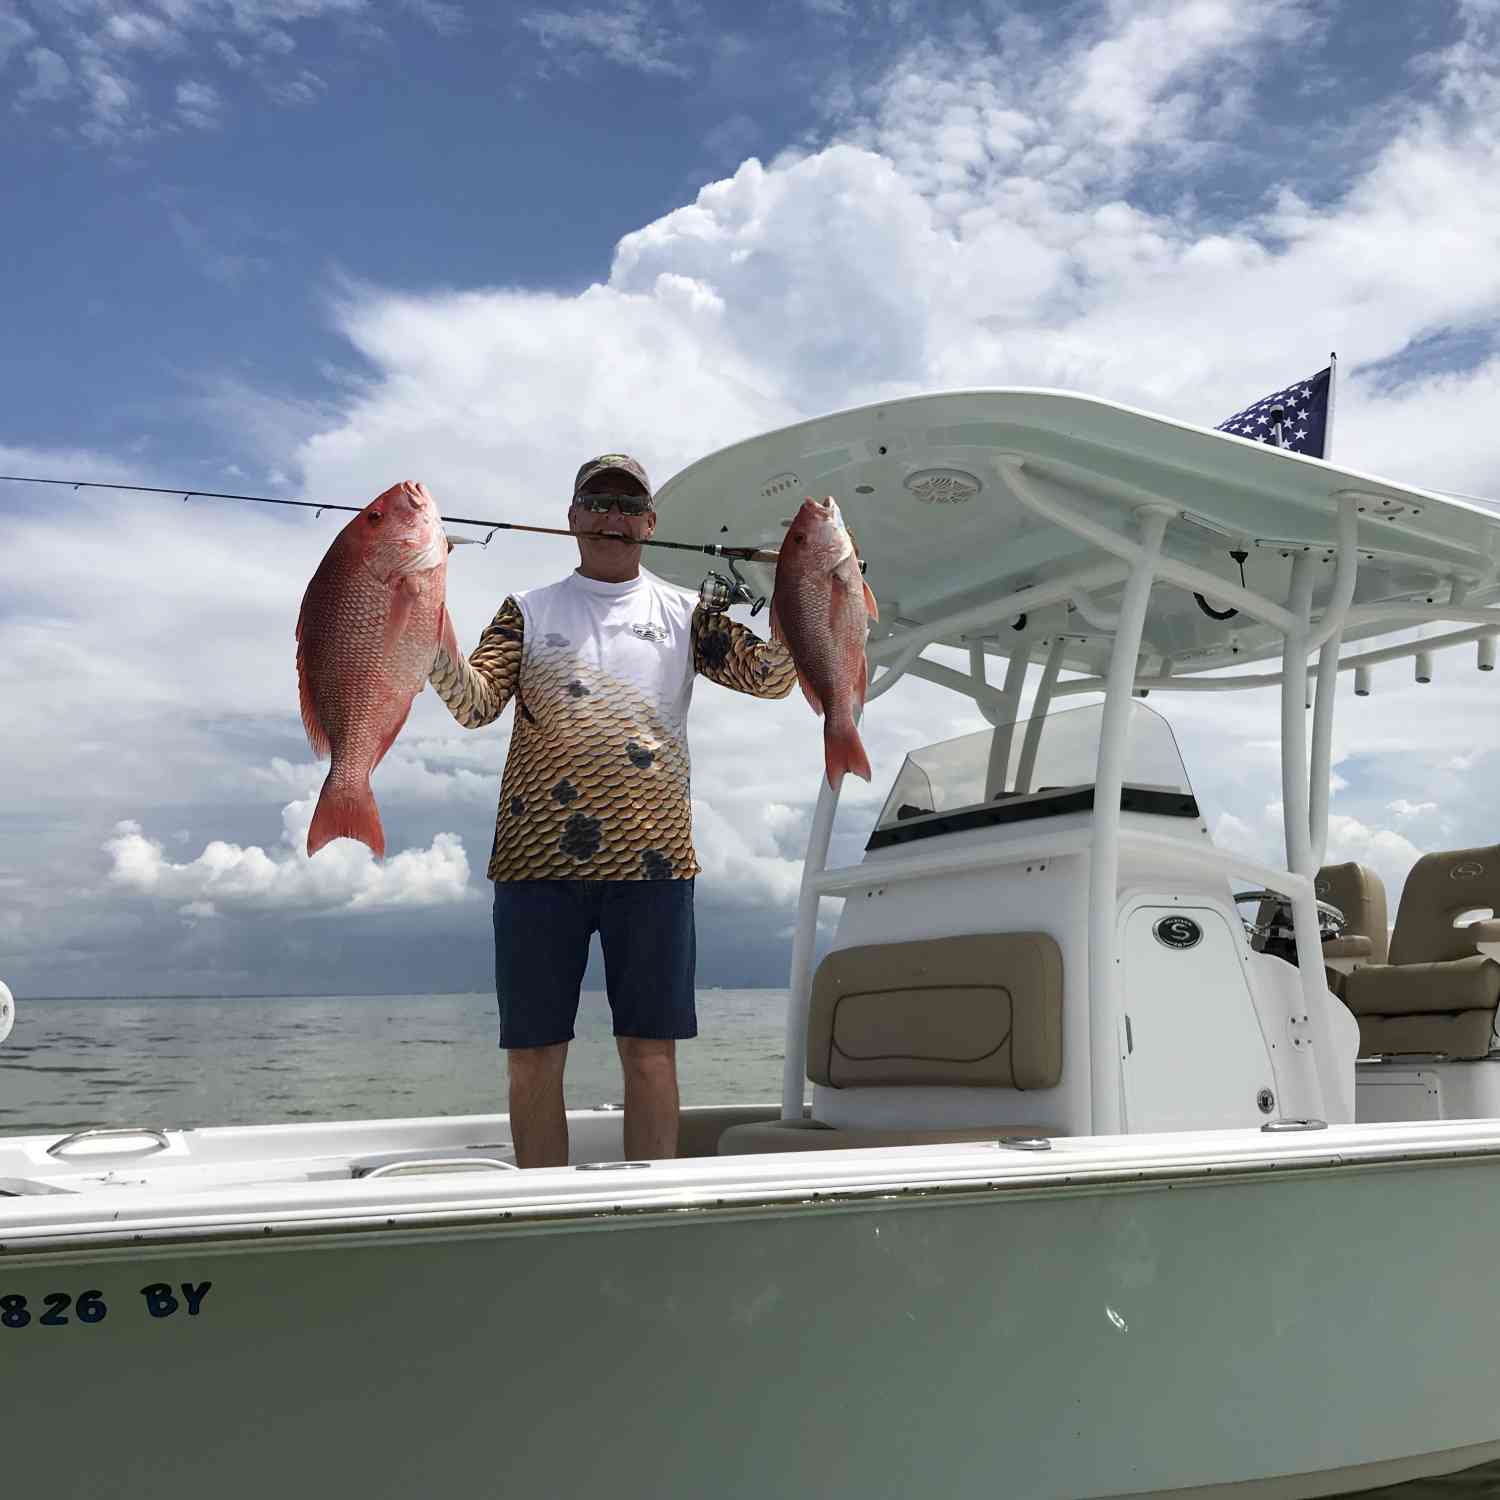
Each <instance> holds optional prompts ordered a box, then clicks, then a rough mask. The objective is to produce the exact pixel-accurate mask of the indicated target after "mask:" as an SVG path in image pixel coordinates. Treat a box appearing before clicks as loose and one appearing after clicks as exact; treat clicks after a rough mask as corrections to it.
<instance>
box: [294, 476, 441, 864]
mask: <svg viewBox="0 0 1500 1500" xmlns="http://www.w3.org/2000/svg"><path fill="white" fill-rule="evenodd" d="M447 574H448V539H447V537H445V536H444V534H443V526H442V522H441V521H440V520H439V519H438V513H437V504H436V502H435V501H434V500H433V498H432V496H431V495H429V494H428V493H427V491H426V490H425V489H423V488H422V486H421V485H420V484H412V483H410V482H403V483H401V484H397V485H393V486H392V487H391V488H390V489H388V490H387V491H386V492H385V493H384V494H383V495H378V496H376V498H375V499H373V500H372V501H371V502H370V503H369V504H368V505H367V506H365V508H364V509H363V510H362V511H360V513H359V514H358V515H357V516H355V517H354V519H353V520H352V521H350V522H349V524H348V525H347V526H346V527H344V529H343V530H342V531H341V532H339V534H338V536H337V537H335V538H334V542H333V545H332V546H331V547H330V548H329V549H328V551H327V552H326V553H325V554H324V556H323V561H322V562H321V563H319V564H318V571H317V572H316V573H314V574H313V576H312V582H311V583H309V584H308V586H307V592H306V593H305V594H304V595H303V596H302V613H301V614H300V615H299V616H298V618H297V683H298V687H299V689H300V694H301V699H302V723H303V725H304V727H305V728H306V730H307V738H308V740H309V742H310V743H311V745H312V748H313V753H314V754H315V755H317V756H318V758H319V759H321V758H322V757H323V756H325V755H329V754H331V755H332V757H333V764H332V765H331V766H330V767H329V770H328V776H327V778H326V779H325V780H324V782H323V790H322V792H321V793H320V794H319V796H318V805H317V808H316V809H315V811H314V812H313V820H312V826H311V827H310V828H309V829H308V831H307V852H308V854H309V855H313V854H316V853H317V852H318V850H319V849H321V848H322V847H323V845H324V844H326V843H328V842H329V841H330V840H331V839H338V838H350V839H358V840H359V841H360V842H361V843H364V844H368V845H369V846H370V848H371V849H372V850H374V852H375V853H376V855H377V856H383V855H384V854H385V831H384V830H383V829H382V828H381V826H380V810H379V809H378V808H377V807H376V806H375V794H374V793H373V792H372V791H371V790H370V773H371V772H372V771H373V770H374V769H375V767H376V766H378V765H379V764H380V762H381V760H382V759H383V758H384V756H385V753H386V751H387V750H389V749H390V748H391V745H392V743H393V742H394V740H395V738H396V736H397V735H398V734H399V733H400V732H401V726H402V725H403V724H405V723H406V716H407V715H408V714H409V713H410V712H411V705H412V700H413V699H414V698H415V697H416V696H417V694H418V693H420V692H421V691H422V687H423V684H425V683H426V681H427V674H428V673H429V672H430V671H431V670H432V664H433V662H434V661H435V660H436V658H437V652H438V647H439V646H442V647H443V648H444V649H445V650H446V651H447V652H448V654H449V655H450V656H451V657H452V658H453V659H454V660H455V661H457V660H458V655H459V652H458V642H457V640H456V639H455V637H454V634H453V626H452V624H451V623H450V622H449V619H448V610H447V607H446V605H445V603H444V589H445V587H446V584H447Z"/></svg>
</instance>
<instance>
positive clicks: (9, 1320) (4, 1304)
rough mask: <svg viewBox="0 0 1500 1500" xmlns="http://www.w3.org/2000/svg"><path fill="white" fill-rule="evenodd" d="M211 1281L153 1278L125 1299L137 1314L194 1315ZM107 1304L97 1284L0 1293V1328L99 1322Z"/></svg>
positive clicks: (200, 1306)
mask: <svg viewBox="0 0 1500 1500" xmlns="http://www.w3.org/2000/svg"><path fill="white" fill-rule="evenodd" d="M212 1286H213V1282H211V1281H197V1282H193V1281H180V1282H178V1283H177V1284H176V1285H175V1286H172V1285H169V1284H168V1283H167V1282H165V1281H153V1282H150V1283H149V1284H148V1285H146V1286H143V1287H142V1288H141V1289H140V1292H139V1293H138V1298H139V1300H137V1298H136V1297H129V1298H127V1299H126V1303H127V1305H128V1306H129V1307H131V1308H132V1309H133V1310H134V1311H135V1313H136V1315H137V1316H139V1315H140V1312H141V1310H144V1312H145V1315H146V1316H147V1317H151V1318H171V1317H175V1316H176V1315H177V1314H178V1313H179V1312H180V1313H184V1314H185V1315H186V1316H187V1317H190V1318H196V1317H197V1316H198V1314H199V1313H201V1312H202V1311H203V1301H204V1298H206V1297H207V1296H208V1293H209V1290H210V1288H211V1287H212ZM109 1310H110V1304H109V1303H107V1302H106V1301H105V1300H104V1293H103V1292H102V1291H100V1290H99V1289H98V1288H97V1287H95V1288H93V1289H92V1290H89V1291H85V1292H78V1293H76V1294H75V1293H73V1292H47V1293H46V1294H45V1295H44V1296H42V1297H40V1298H36V1299H32V1298H28V1297H24V1296H22V1295H21V1293H20V1292H5V1293H0V1329H4V1328H31V1327H33V1326H34V1327H38V1328H64V1327H67V1326H68V1325H70V1324H73V1323H102V1322H103V1321H104V1320H105V1318H107V1317H108V1316H109Z"/></svg>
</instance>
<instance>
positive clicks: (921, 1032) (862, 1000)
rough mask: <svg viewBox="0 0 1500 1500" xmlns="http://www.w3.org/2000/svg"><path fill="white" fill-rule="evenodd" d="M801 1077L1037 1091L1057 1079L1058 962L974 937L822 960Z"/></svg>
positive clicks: (1025, 943) (1018, 941)
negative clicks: (805, 1066)
mask: <svg viewBox="0 0 1500 1500" xmlns="http://www.w3.org/2000/svg"><path fill="white" fill-rule="evenodd" d="M807 1076H808V1077H809V1078H810V1079H812V1081H813V1082H814V1083H821V1084H823V1085H825V1086H826V1087H829V1088H836V1089H844V1088H859V1087H874V1086H878V1085H892V1084H896V1085H911V1084H927V1085H933V1086H939V1087H941V1086H944V1085H960V1086H967V1087H971V1088H974V1087H977V1088H1012V1089H1045V1088H1051V1087H1053V1086H1054V1085H1055V1084H1056V1083H1057V1081H1058V1080H1059V1079H1060V1078H1061V1077H1062V951H1061V950H1060V949H1059V948H1058V946H1057V943H1056V942H1055V941H1054V940H1053V939H1052V938H1050V937H1048V936H1047V935H1046V934H1045V933H1040V932H1020V933H973V934H970V935H967V936H962V937H948V938H924V939H922V940H920V941H916V942H909V943H881V944H876V945H872V946H869V947H863V948H846V949H843V950H841V951H839V952H837V953H830V954H829V955H828V957H827V958H825V959H824V960H823V962H822V963H821V964H820V965H819V966H818V972H817V976H816V977H815V979H814V980H813V993H812V1004H811V1009H810V1013H809V1016H808V1023H807Z"/></svg>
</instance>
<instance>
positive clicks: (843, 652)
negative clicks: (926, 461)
mask: <svg viewBox="0 0 1500 1500" xmlns="http://www.w3.org/2000/svg"><path fill="white" fill-rule="evenodd" d="M879 618H880V612H879V610H878V609H876V607H875V596H874V594H872V593H871V592H870V589H869V585H867V584H866V583H865V580H864V576H863V575H862V574H861V573H860V571H859V557H858V554H857V553H856V552H855V550H854V538H853V537H851V536H850V535H849V531H848V528H847V527H846V526H845V525H844V518H843V516H842V515H840V514H839V507H838V502H837V501H836V500H835V499H833V497H832V496H829V497H828V498H827V499H826V500H812V499H808V500H804V501H803V502H802V509H801V510H799V511H798V512H797V515H796V518H795V519H794V520H793V521H792V522H791V523H790V525H789V526H788V528H787V534H786V540H785V541H783V542H782V544H781V553H780V556H779V557H778V558H777V559H776V587H775V590H774V591H773V593H772V595H771V636H772V638H773V639H774V640H778V641H784V642H785V643H786V645H787V647H788V648H789V649H790V651H791V653H792V661H793V662H794V663H795V664H796V667H797V681H798V682H800V683H801V684H802V695H803V697H805V698H806V699H807V701H808V702H809V703H810V704H811V705H812V708H813V712H814V713H819V714H822V715H823V763H824V765H825V767H826V768H827V772H828V784H829V785H830V786H831V787H833V788H834V790H835V791H837V790H838V786H839V783H840V782H841V781H842V780H843V779H844V774H845V772H848V771H852V772H853V773H854V774H855V775H856V776H863V777H864V779H865V780H866V781H868V780H869V779H870V761H869V757H868V756H866V754H865V747H864V745H863V744H861V743H860V738H859V730H858V729H857V728H856V727H855V721H854V715H855V710H856V708H861V709H862V708H863V707H864V703H865V687H866V685H867V667H866V663H865V637H866V636H867V635H868V634H869V630H870V621H871V620H878V619H879Z"/></svg>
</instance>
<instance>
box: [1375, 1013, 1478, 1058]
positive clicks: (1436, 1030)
mask: <svg viewBox="0 0 1500 1500" xmlns="http://www.w3.org/2000/svg"><path fill="white" fill-rule="evenodd" d="M1494 1024H1495V1015H1494V1012H1493V1011H1488V1010H1461V1011H1459V1012H1457V1014H1455V1015H1446V1016H1439V1015H1433V1016H1361V1017H1360V1018H1359V1055H1360V1056H1361V1057H1374V1056H1375V1055H1376V1054H1377V1053H1397V1052H1446V1053H1447V1054H1448V1056H1449V1057H1467V1058H1474V1057H1483V1056H1485V1054H1486V1053H1488V1051H1489V1050H1490V1036H1491V1032H1492V1028H1493V1027H1494Z"/></svg>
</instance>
